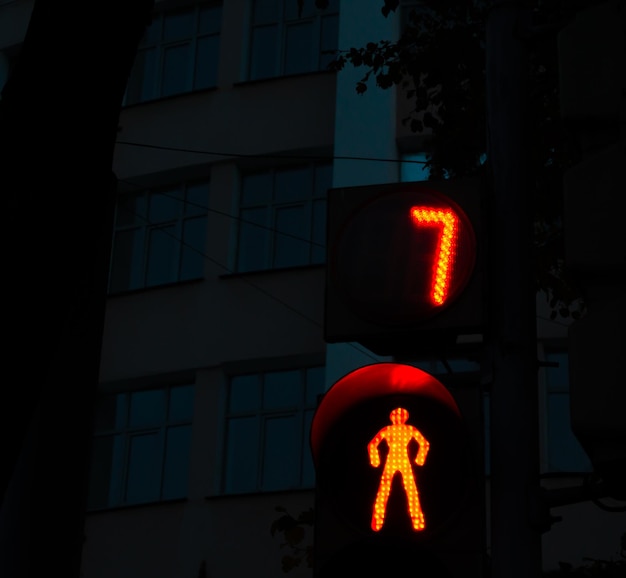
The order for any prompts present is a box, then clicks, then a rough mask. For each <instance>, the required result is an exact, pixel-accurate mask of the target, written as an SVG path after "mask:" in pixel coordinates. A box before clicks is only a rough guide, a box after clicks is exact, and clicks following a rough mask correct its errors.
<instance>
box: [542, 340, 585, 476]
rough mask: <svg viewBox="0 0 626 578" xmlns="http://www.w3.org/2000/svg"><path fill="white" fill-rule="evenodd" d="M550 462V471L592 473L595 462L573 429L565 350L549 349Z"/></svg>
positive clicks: (548, 435) (548, 433)
mask: <svg viewBox="0 0 626 578" xmlns="http://www.w3.org/2000/svg"><path fill="white" fill-rule="evenodd" d="M546 361H547V362H553V363H558V367H546V368H545V369H544V371H545V380H546V430H545V435H546V438H547V463H548V470H549V471H550V472H588V471H591V463H590V461H589V458H588V457H587V454H586V453H585V452H584V450H583V449H582V447H581V445H580V443H579V441H578V440H577V439H576V436H575V435H574V433H573V432H572V428H571V424H570V413H569V367H568V363H569V362H568V355H567V353H566V352H564V351H551V352H546Z"/></svg>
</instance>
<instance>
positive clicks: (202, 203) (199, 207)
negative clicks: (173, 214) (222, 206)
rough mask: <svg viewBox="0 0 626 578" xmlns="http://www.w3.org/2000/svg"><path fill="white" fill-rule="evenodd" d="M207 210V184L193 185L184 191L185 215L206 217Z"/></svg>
mask: <svg viewBox="0 0 626 578" xmlns="http://www.w3.org/2000/svg"><path fill="white" fill-rule="evenodd" d="M208 210H209V185H208V183H195V184H191V185H188V186H187V190H186V191H185V215H187V216H191V215H206V214H207V211H208Z"/></svg>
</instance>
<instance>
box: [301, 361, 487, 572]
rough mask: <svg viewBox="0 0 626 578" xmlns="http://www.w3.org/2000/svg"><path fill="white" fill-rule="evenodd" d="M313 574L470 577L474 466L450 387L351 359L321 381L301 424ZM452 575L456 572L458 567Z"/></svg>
mask: <svg viewBox="0 0 626 578" xmlns="http://www.w3.org/2000/svg"><path fill="white" fill-rule="evenodd" d="M311 451H312V455H313V461H314V464H315V467H316V476H317V498H316V530H315V531H316V538H315V543H316V545H315V561H316V563H315V572H316V576H318V577H319V578H329V577H332V576H339V575H340V574H341V573H342V572H343V573H345V572H348V573H350V574H352V573H357V574H358V573H359V572H360V571H361V570H363V571H364V572H365V571H366V570H367V572H368V574H367V575H372V576H373V575H374V574H372V571H373V569H377V570H376V571H377V572H379V573H380V575H381V576H382V575H389V574H392V573H396V572H397V573H401V572H402V573H410V572H412V573H416V574H417V573H418V570H420V572H421V573H420V575H421V576H424V577H425V578H427V577H429V576H450V577H454V578H455V577H456V575H457V574H456V571H455V567H458V565H459V564H462V568H463V576H464V578H468V577H472V576H477V575H478V574H475V573H473V569H474V570H475V571H476V572H478V569H479V567H480V561H481V560H482V554H483V547H484V544H483V542H482V537H483V511H482V494H481V491H480V487H481V483H480V480H481V479H482V472H481V471H480V470H479V468H478V464H479V463H480V460H478V459H475V457H476V456H474V454H473V445H472V443H471V441H470V436H469V435H468V429H467V427H466V424H465V422H464V420H463V417H462V415H461V413H460V410H459V407H458V406H457V404H456V402H455V399H454V397H453V396H452V394H451V393H450V392H449V391H448V390H447V389H446V388H445V387H444V386H443V385H442V384H441V383H440V382H439V381H438V380H437V379H435V378H434V377H433V376H431V375H429V374H427V373H425V372H423V371H421V370H419V369H417V368H415V367H412V366H409V365H403V364H397V363H379V364H373V365H369V366H366V367H361V368H359V369H357V370H355V371H353V372H351V373H349V374H348V375H346V376H345V377H343V378H342V379H340V380H339V381H338V382H337V383H335V384H334V385H333V387H331V388H330V389H329V390H328V392H327V393H326V394H325V395H324V397H323V398H322V400H321V402H320V404H319V406H318V408H317V411H316V413H315V415H314V417H313V421H312V425H311ZM459 576H460V574H459Z"/></svg>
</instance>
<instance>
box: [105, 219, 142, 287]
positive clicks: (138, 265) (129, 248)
mask: <svg viewBox="0 0 626 578" xmlns="http://www.w3.org/2000/svg"><path fill="white" fill-rule="evenodd" d="M109 282H110V287H111V291H112V292H116V291H128V290H130V289H138V288H140V287H143V229H135V230H132V231H118V232H117V233H115V237H114V241H113V252H112V257H111V273H110V280H109Z"/></svg>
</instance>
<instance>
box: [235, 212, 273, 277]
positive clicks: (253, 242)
mask: <svg viewBox="0 0 626 578" xmlns="http://www.w3.org/2000/svg"><path fill="white" fill-rule="evenodd" d="M268 214H269V213H268V210H267V209H247V210H243V211H241V214H240V217H241V222H240V224H239V247H238V257H239V258H238V263H237V268H238V270H239V271H252V270H255V269H264V268H265V267H267V261H268V259H267V257H268V253H269V223H268Z"/></svg>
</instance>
